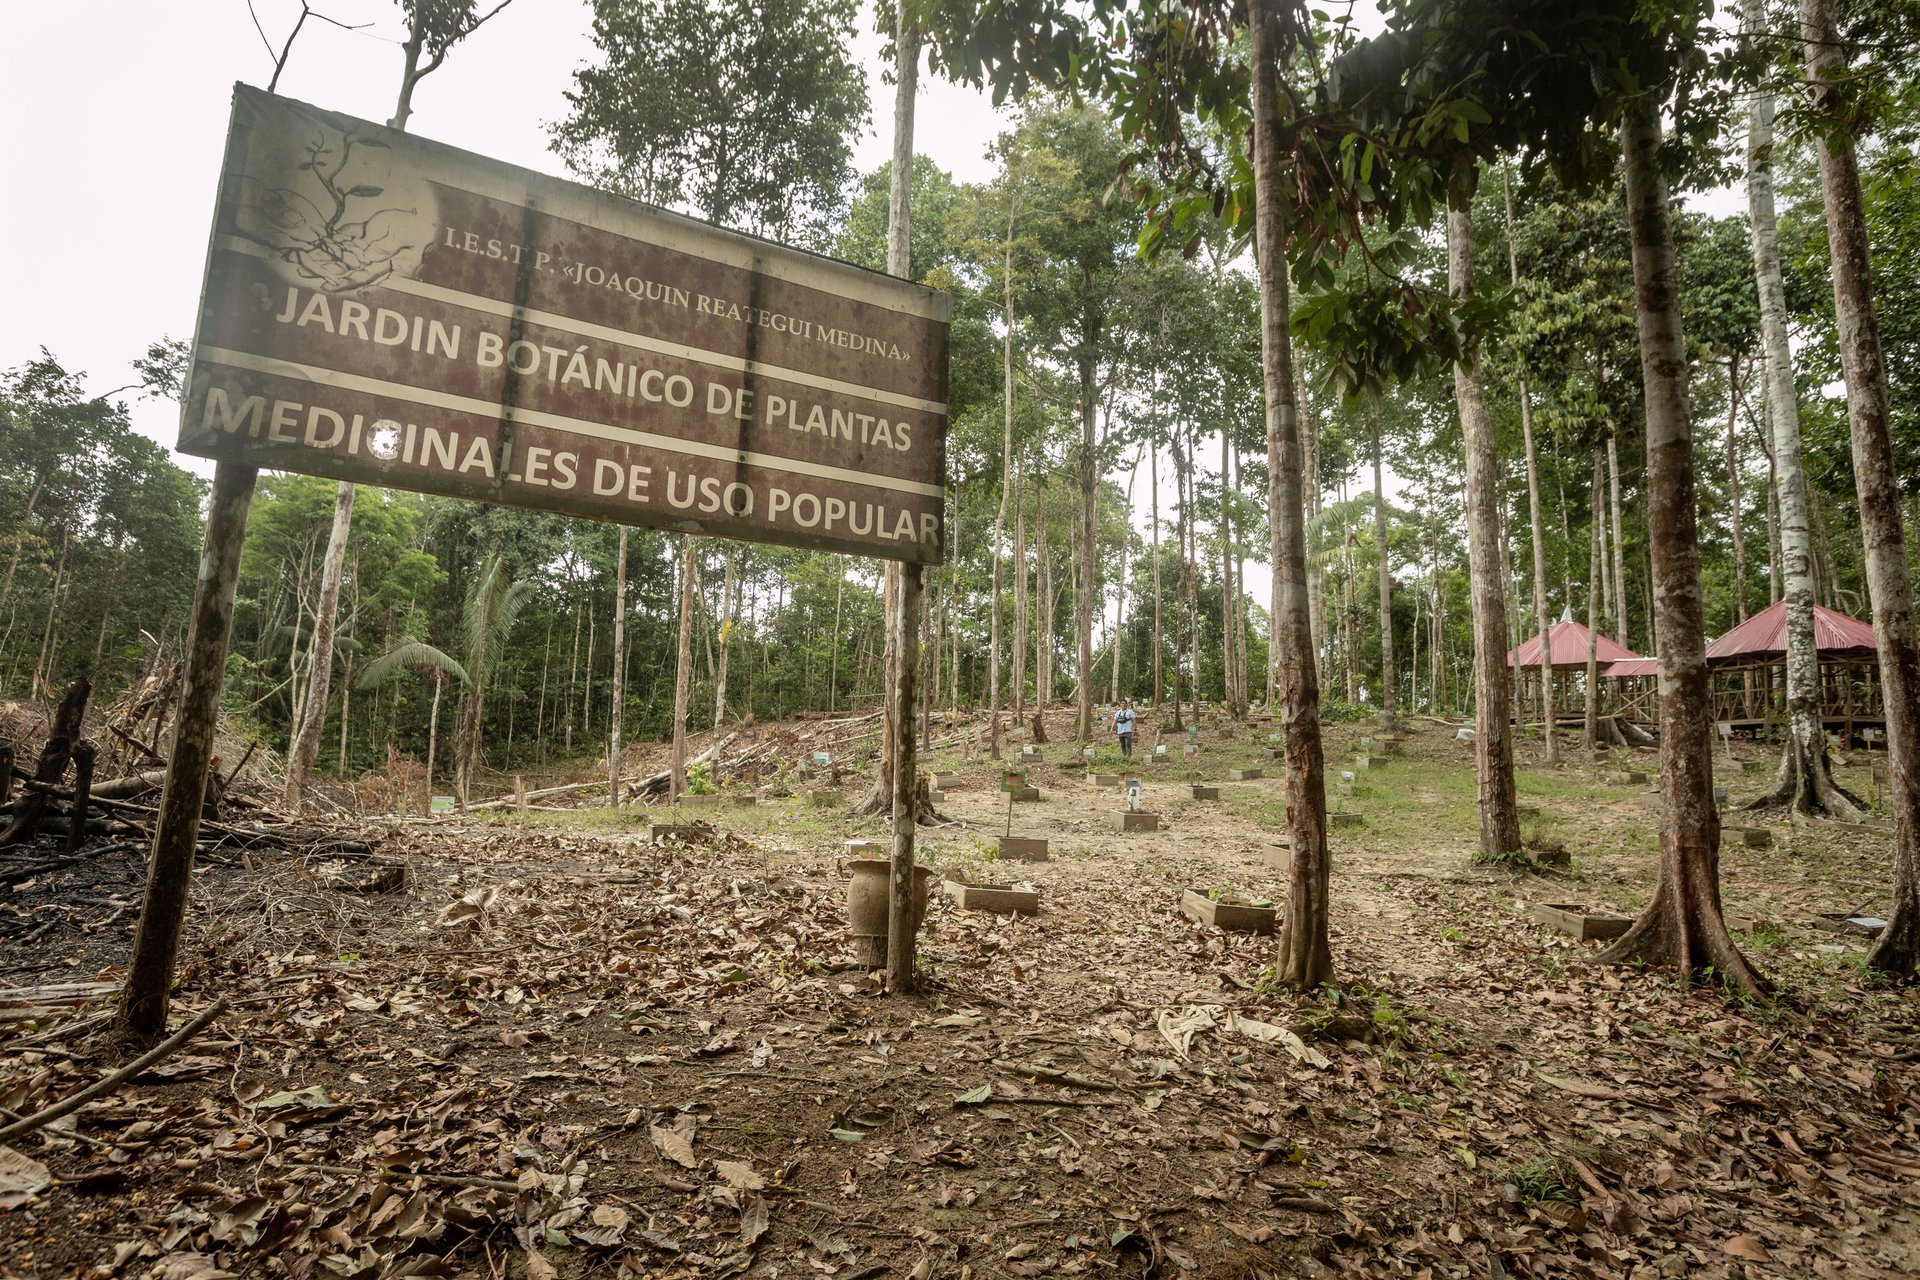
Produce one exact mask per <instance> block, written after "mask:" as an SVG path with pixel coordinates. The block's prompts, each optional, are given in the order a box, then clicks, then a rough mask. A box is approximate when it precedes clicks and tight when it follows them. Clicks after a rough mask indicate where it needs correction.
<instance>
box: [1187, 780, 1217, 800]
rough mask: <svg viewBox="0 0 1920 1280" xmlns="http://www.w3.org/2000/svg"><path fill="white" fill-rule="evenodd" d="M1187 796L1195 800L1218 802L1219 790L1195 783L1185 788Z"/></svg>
mask: <svg viewBox="0 0 1920 1280" xmlns="http://www.w3.org/2000/svg"><path fill="white" fill-rule="evenodd" d="M1187 794H1188V795H1190V796H1192V797H1193V798H1194V799H1195V800H1218V799H1219V798H1220V788H1218V787H1210V786H1207V785H1205V784H1204V783H1199V782H1196V783H1194V784H1193V785H1192V786H1190V787H1188V788H1187Z"/></svg>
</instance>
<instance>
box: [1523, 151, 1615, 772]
mask: <svg viewBox="0 0 1920 1280" xmlns="http://www.w3.org/2000/svg"><path fill="white" fill-rule="evenodd" d="M1500 190H1501V194H1502V195H1503V196H1504V197H1505V199H1506V206H1507V279H1508V281H1509V282H1510V283H1511V284H1513V286H1514V287H1515V288H1518V287H1519V284H1520V257H1519V253H1518V251H1517V250H1516V249H1515V248H1514V243H1513V182H1512V180H1511V179H1510V178H1509V177H1508V175H1507V167H1506V166H1505V165H1504V164H1503V165H1501V166H1500ZM1520 439H1521V442H1522V443H1523V444H1524V445H1525V447H1526V451H1527V524H1528V528H1529V531H1530V532H1531V533H1532V536H1533V617H1534V625H1535V626H1537V627H1538V628H1539V629H1540V643H1541V644H1542V645H1545V644H1546V642H1547V630H1548V628H1550V627H1551V626H1552V625H1553V619H1552V618H1550V617H1549V616H1548V615H1547V538H1546V532H1545V528H1544V526H1543V525H1542V524H1541V521H1540V465H1539V462H1538V460H1537V458H1536V457H1535V454H1534V449H1533V390H1532V388H1531V387H1530V386H1528V384H1527V374H1526V367H1525V366H1524V365H1522V366H1521V370H1520ZM1589 612H1591V610H1589ZM1587 626H1588V629H1589V630H1591V629H1592V627H1593V621H1592V619H1589V620H1588V622H1587ZM1547 656H1548V655H1546V654H1545V653H1542V655H1541V658H1542V664H1543V665H1542V666H1541V668H1540V734H1541V737H1542V738H1543V739H1544V740H1545V742H1546V746H1547V764H1548V765H1550V766H1551V765H1556V764H1558V763H1559V762H1560V734H1559V732H1558V729H1559V726H1558V725H1557V724H1556V723H1555V720H1554V705H1553V668H1552V667H1551V666H1549V665H1545V660H1546V658H1547ZM1587 679H1588V684H1589V686H1591V684H1592V680H1593V677H1592V676H1591V675H1589V676H1588V678H1587ZM1588 697H1589V700H1591V698H1592V690H1591V688H1589V693H1588ZM1587 749H1588V750H1589V751H1591V750H1592V749H1593V726H1592V725H1591V724H1589V725H1588V726H1587Z"/></svg>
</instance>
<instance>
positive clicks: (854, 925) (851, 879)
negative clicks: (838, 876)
mask: <svg viewBox="0 0 1920 1280" xmlns="http://www.w3.org/2000/svg"><path fill="white" fill-rule="evenodd" d="M840 866H841V869H842V870H844V871H846V872H847V873H848V879H847V931H848V932H849V933H852V934H853V935H854V936H855V937H866V938H884V937H886V936H887V933H888V930H887V915H888V906H889V904H888V891H889V889H890V887H891V885H892V882H893V863H892V862H891V861H889V860H888V859H886V858H849V859H847V860H846V861H845V862H843V863H841V864H840ZM933 881H934V871H933V868H932V867H929V866H925V865H922V864H918V863H916V864H915V865H914V868H913V928H914V932H915V933H918V932H919V931H920V922H921V921H922V920H923V919H925V918H926V914H927V893H928V891H929V890H930V889H931V888H932V886H933Z"/></svg>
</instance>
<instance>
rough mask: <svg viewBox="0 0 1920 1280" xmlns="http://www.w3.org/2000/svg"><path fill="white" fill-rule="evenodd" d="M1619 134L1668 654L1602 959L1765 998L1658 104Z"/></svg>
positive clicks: (1657, 617) (1663, 655) (1638, 109)
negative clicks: (1739, 819)
mask: <svg viewBox="0 0 1920 1280" xmlns="http://www.w3.org/2000/svg"><path fill="white" fill-rule="evenodd" d="M1620 135H1621V137H1620V142H1621V152H1622V155H1623V163H1624V166H1625V169H1626V180H1627V222H1628V233H1629V237H1630V239H1631V241H1632V246H1633V284H1634V318H1635V320H1636V321H1637V323H1638V328H1639V336H1640V376H1641V380H1642V382H1643V384H1644V386H1645V402H1646V418H1647V470H1646V486H1645V487H1646V494H1647V539H1648V544H1649V550H1650V551H1651V553H1652V556H1653V582H1654V586H1655V589H1656V598H1657V600H1658V602H1659V607H1658V608H1657V610H1656V611H1655V613H1654V635H1653V641H1654V647H1655V649H1656V651H1657V652H1658V653H1659V655H1660V784H1661V786H1660V791H1661V813H1660V879H1659V883H1658V885H1657V887H1656V888H1655V889H1654V893H1653V898H1652V900H1651V901H1649V902H1648V903H1647V906H1646V909H1645V910H1644V911H1642V912H1641V913H1640V918H1639V919H1638V920H1636V921H1635V922H1634V924H1633V926H1632V927H1631V928H1630V929H1628V930H1627V932H1626V933H1625V934H1623V935H1622V936H1621V937H1620V939H1619V941H1617V942H1615V943H1614V944H1613V945H1612V946H1611V947H1608V948H1607V949H1606V950H1605V951H1604V952H1602V953H1601V956H1600V959H1601V960H1603V961H1605V962H1609V963H1621V962H1625V961H1630V960H1640V961H1645V962H1646V963H1648V964H1652V965H1656V966H1669V967H1672V968H1675V969H1677V970H1678V971H1679V973H1680V975H1681V980H1682V981H1686V982H1691V981H1692V980H1693V979H1694V977H1695V975H1696V974H1697V973H1699V971H1701V970H1703V969H1705V968H1707V967H1709V966H1711V967H1712V969H1713V973H1714V976H1715V978H1716V979H1717V980H1718V981H1720V982H1721V983H1723V984H1725V985H1727V986H1729V987H1731V988H1734V989H1737V990H1741V991H1746V992H1749V993H1753V994H1758V993H1760V992H1762V991H1764V990H1765V988H1766V983H1765V980H1764V979H1762V978H1761V977H1760V975H1759V973H1758V972H1756V971H1755V970H1754V968H1753V966H1752V965H1751V964H1749V963H1748V962H1747V959H1746V957H1745V956H1743V955H1741V954H1740V951H1739V949H1738V948H1737V947H1735V946H1734V944H1733V939H1732V938H1731V937H1730V936H1729V935H1728V933H1727V926H1726V922H1725V920H1723V919H1722V918H1721V914H1720V865H1719V864H1720V815H1719V812H1718V811H1717V809H1716V808H1715V806H1714V803H1713V742H1712V732H1713V726H1712V711H1711V708H1710V706H1709V705H1708V699H1707V656H1706V649H1707V638H1706V612H1705V609H1704V607H1703V605H1702V602H1701V597H1700V544H1699V530H1698V527H1697V520H1698V516H1697V514H1696V510H1695V505H1694V500H1695V493H1694V477H1693V426H1692V423H1691V422H1689V421H1688V418H1687V350H1686V339H1685V336H1684V335H1683V333H1682V331H1681V325H1680V286H1679V271H1678V269H1677V268H1676V266H1675V262H1674V249H1673V227H1672V223H1671V221H1670V218H1669V213H1668V207H1667V184H1666V179H1665V178H1663V177H1662V176H1661V173H1660V159H1659V156H1660V117H1659V105H1658V103H1656V102H1654V101H1652V100H1650V99H1647V98H1641V99H1637V100H1635V101H1634V102H1632V103H1631V104H1629V106H1628V108H1627V115H1626V118H1625V120H1624V121H1623V122H1622V124H1621V126H1620Z"/></svg>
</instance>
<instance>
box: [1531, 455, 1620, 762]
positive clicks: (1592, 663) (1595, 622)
mask: <svg viewBox="0 0 1920 1280" xmlns="http://www.w3.org/2000/svg"><path fill="white" fill-rule="evenodd" d="M1605 488H1606V473H1605V472H1604V471H1603V470H1602V469H1601V463H1600V450H1599V449H1598V448H1596V449H1594V451H1593V503H1592V506H1593V514H1592V523H1590V524H1589V525H1588V526H1587V543H1588V558H1587V717H1586V730H1587V753H1588V755H1589V756H1597V755H1598V754H1599V752H1600V566H1601V564H1602V562H1603V560H1604V557H1603V556H1602V554H1601V546H1602V544H1603V543H1604V542H1605V541H1606V539H1605V538H1604V537H1602V536H1601V535H1602V531H1603V530H1604V529H1605V527H1606V518H1607V516H1606V506H1605V499H1604V496H1603V494H1604V490H1605ZM1546 635H1547V633H1546V632H1545V631H1542V632H1541V633H1540V637H1541V638H1540V643H1541V644H1543V645H1544V644H1545V643H1546ZM1550 656H1551V655H1549V654H1546V653H1544V652H1543V653H1542V654H1541V660H1542V661H1545V660H1547V659H1548V658H1549V657H1550Z"/></svg>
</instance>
